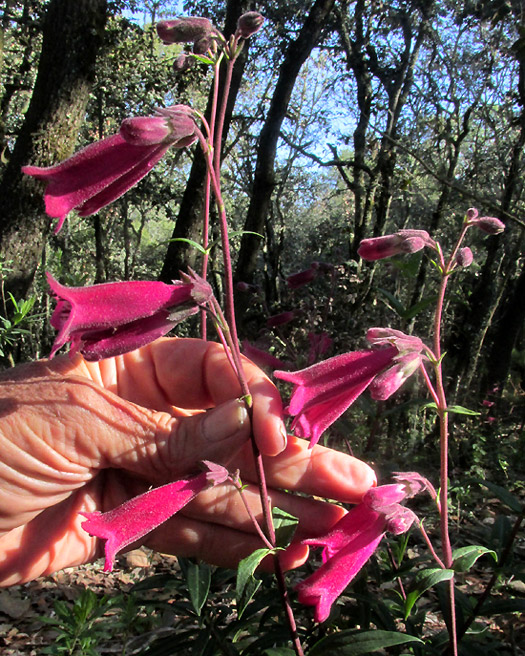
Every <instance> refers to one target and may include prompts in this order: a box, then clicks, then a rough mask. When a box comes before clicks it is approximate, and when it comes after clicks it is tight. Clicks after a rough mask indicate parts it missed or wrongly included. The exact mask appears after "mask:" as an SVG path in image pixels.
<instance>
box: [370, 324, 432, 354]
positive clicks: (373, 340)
mask: <svg viewBox="0 0 525 656" xmlns="http://www.w3.org/2000/svg"><path fill="white" fill-rule="evenodd" d="M366 339H367V341H368V342H370V344H371V345H372V346H395V347H396V348H397V350H398V351H399V352H400V353H405V352H410V351H415V352H417V353H421V351H422V350H423V342H422V341H421V339H420V338H419V337H416V336H415V335H405V333H403V332H401V331H400V330H395V329H394V328H369V329H368V331H367V333H366Z"/></svg>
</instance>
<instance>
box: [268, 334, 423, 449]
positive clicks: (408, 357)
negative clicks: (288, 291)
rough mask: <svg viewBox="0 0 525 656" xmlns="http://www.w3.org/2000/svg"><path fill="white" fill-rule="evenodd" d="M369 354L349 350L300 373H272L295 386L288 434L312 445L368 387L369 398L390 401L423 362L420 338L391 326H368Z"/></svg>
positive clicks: (289, 411)
mask: <svg viewBox="0 0 525 656" xmlns="http://www.w3.org/2000/svg"><path fill="white" fill-rule="evenodd" d="M367 339H368V340H369V341H370V342H371V343H372V345H373V346H375V347H378V348H375V349H372V350H370V351H352V352H350V353H345V354H343V355H336V356H335V357H333V358H329V359H328V360H324V361H323V362H318V363H317V364H314V365H312V366H310V367H307V368H306V369H301V370H300V371H294V372H287V371H275V372H274V375H275V377H276V378H280V379H281V380H286V381H288V382H290V383H293V384H294V385H295V388H294V390H293V392H292V397H291V399H290V403H289V405H288V407H287V408H286V411H287V412H288V414H290V415H292V416H294V420H293V422H292V430H293V431H294V432H295V434H296V435H298V436H299V437H306V438H307V437H309V438H310V447H312V446H313V445H314V444H316V443H317V442H318V440H319V438H320V437H321V435H322V433H323V432H324V431H325V430H326V429H327V428H328V427H329V426H331V425H332V424H333V423H334V421H336V419H338V418H339V417H340V416H341V415H342V414H343V412H344V411H345V410H347V409H348V408H349V407H350V406H351V405H352V403H353V402H354V401H355V400H356V399H357V397H358V396H359V395H360V394H362V393H363V392H364V391H365V389H366V388H367V387H368V386H369V385H370V387H371V391H372V398H374V399H376V400H384V399H387V398H389V397H390V396H391V395H392V394H393V393H394V392H395V391H397V390H398V389H399V387H400V386H401V385H402V384H403V383H404V382H405V380H406V379H407V378H408V376H410V375H412V374H413V373H414V372H415V371H416V369H417V368H418V367H419V365H420V364H421V359H422V356H421V354H420V351H421V350H422V349H423V343H422V342H421V340H420V339H419V338H418V337H412V336H411V335H405V334H404V333H402V332H400V331H399V330H392V329H391V328H371V329H370V330H369V331H368V335H367Z"/></svg>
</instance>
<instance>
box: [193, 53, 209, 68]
mask: <svg viewBox="0 0 525 656" xmlns="http://www.w3.org/2000/svg"><path fill="white" fill-rule="evenodd" d="M190 54H191V56H192V57H193V59H196V60H197V61H199V62H201V64H207V65H208V66H212V65H213V64H215V62H214V61H213V59H210V58H209V57H205V56H204V55H195V54H194V53H190Z"/></svg>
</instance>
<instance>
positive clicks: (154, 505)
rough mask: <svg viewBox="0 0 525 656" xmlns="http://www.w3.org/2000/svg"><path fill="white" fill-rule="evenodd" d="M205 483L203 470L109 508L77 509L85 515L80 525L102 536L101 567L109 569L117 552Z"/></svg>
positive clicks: (153, 525)
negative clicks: (200, 472) (102, 561)
mask: <svg viewBox="0 0 525 656" xmlns="http://www.w3.org/2000/svg"><path fill="white" fill-rule="evenodd" d="M208 483H209V481H208V475H207V474H206V473H205V472H203V473H202V474H199V475H198V476H195V477H194V478H191V479H189V480H181V481H176V482H175V483H169V484H168V485H163V486H162V487H157V488H155V489H153V490H150V491H148V492H145V493H144V494H141V495H140V496H138V497H134V498H133V499H130V500H129V501H126V502H125V503H123V504H122V505H121V506H117V508H114V509H113V510H110V511H109V512H105V513H101V512H98V511H97V512H92V513H81V515H83V516H84V517H86V521H85V522H82V528H83V529H84V530H85V531H86V532H87V533H89V534H90V535H92V536H94V537H97V538H100V539H103V540H106V544H105V547H104V550H105V555H106V561H105V564H104V571H105V572H111V571H112V569H113V563H114V561H115V556H116V554H117V552H119V551H121V549H124V548H125V547H127V546H128V545H130V544H131V543H132V542H136V541H137V540H140V538H142V537H144V536H145V535H146V534H147V533H149V532H150V531H152V530H153V529H155V528H157V526H160V524H162V523H164V522H165V521H166V520H167V519H169V518H170V517H171V516H172V515H174V514H175V513H176V512H178V511H179V510H181V508H184V506H185V505H186V504H187V503H189V502H190V501H191V500H192V499H193V498H194V497H195V496H197V494H198V493H199V492H201V491H202V490H203V489H204V488H205V487H207V486H208Z"/></svg>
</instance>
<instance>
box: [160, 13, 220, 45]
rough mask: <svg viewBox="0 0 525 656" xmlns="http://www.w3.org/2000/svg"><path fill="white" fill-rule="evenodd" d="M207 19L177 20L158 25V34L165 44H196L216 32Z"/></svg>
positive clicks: (162, 22) (161, 22)
mask: <svg viewBox="0 0 525 656" xmlns="http://www.w3.org/2000/svg"><path fill="white" fill-rule="evenodd" d="M214 31H215V30H214V27H213V25H212V23H211V21H209V20H208V19H207V18H194V17H190V18H176V19H174V20H166V21H160V22H159V23H157V34H158V35H159V38H160V39H161V41H162V42H163V43H165V44H166V45H170V44H172V43H194V42H195V41H198V40H199V39H202V38H203V37H207V36H209V35H211V34H212V33H213V32H214Z"/></svg>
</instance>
